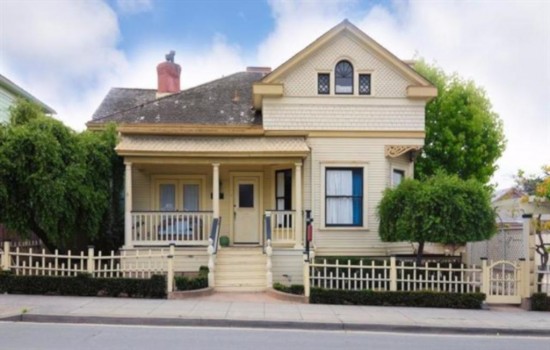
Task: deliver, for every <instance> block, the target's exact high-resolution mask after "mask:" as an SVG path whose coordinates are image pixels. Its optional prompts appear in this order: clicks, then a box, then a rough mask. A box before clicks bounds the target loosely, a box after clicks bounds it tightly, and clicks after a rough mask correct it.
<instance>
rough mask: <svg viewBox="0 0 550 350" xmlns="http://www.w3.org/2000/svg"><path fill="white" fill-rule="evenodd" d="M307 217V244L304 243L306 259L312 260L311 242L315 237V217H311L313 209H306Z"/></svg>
mask: <svg viewBox="0 0 550 350" xmlns="http://www.w3.org/2000/svg"><path fill="white" fill-rule="evenodd" d="M305 212H306V219H305V220H304V221H305V225H306V234H305V241H306V244H304V258H305V260H306V261H309V260H310V243H311V241H312V239H313V226H312V225H313V217H311V210H306V211H305Z"/></svg>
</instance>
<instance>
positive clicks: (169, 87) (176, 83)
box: [157, 51, 181, 98]
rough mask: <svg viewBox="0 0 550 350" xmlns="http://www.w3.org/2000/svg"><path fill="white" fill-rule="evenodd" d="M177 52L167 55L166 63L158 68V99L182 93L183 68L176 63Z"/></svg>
mask: <svg viewBox="0 0 550 350" xmlns="http://www.w3.org/2000/svg"><path fill="white" fill-rule="evenodd" d="M175 55H176V52H175V51H170V53H168V54H167V55H166V61H165V62H162V63H160V64H159V65H158V66H157V75H158V90H157V98H159V97H162V96H166V95H171V94H175V93H178V92H180V91H181V90H180V74H181V66H180V65H179V64H177V63H174V56H175Z"/></svg>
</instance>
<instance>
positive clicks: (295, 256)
mask: <svg viewBox="0 0 550 350" xmlns="http://www.w3.org/2000/svg"><path fill="white" fill-rule="evenodd" d="M271 259H272V264H273V269H272V272H273V282H279V283H283V284H286V285H290V284H304V281H303V279H304V271H303V266H304V258H303V253H302V251H301V250H296V249H275V250H274V251H273V256H272V258H271Z"/></svg>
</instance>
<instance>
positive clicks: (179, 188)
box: [150, 175, 208, 212]
mask: <svg viewBox="0 0 550 350" xmlns="http://www.w3.org/2000/svg"><path fill="white" fill-rule="evenodd" d="M162 184H175V185H176V208H175V211H178V212H185V211H184V210H183V185H199V210H198V211H204V210H205V209H204V208H205V207H206V205H207V203H208V202H207V198H206V188H205V184H206V176H205V175H152V176H151V192H150V193H152V194H153V195H152V196H151V203H150V208H152V210H155V211H160V202H159V199H160V197H159V195H160V191H159V190H160V185H162Z"/></svg>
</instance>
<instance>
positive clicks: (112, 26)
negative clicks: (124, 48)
mask: <svg viewBox="0 0 550 350" xmlns="http://www.w3.org/2000/svg"><path fill="white" fill-rule="evenodd" d="M0 22H1V23H2V30H1V31H0V46H1V47H2V50H1V51H2V55H1V56H0V67H1V68H2V72H3V74H5V75H6V76H7V77H8V78H10V79H12V80H13V81H14V82H16V83H17V84H20V85H21V86H22V87H23V88H25V89H26V90H28V91H29V92H31V93H32V94H33V95H35V96H36V97H37V98H38V99H40V100H42V101H44V102H45V103H47V104H48V105H50V106H51V107H53V108H54V109H56V110H57V112H58V113H59V116H60V118H61V119H63V120H64V121H65V122H66V123H67V124H68V125H70V126H71V127H74V128H78V129H82V128H83V127H84V122H85V121H86V120H87V119H88V118H89V116H90V115H91V114H88V112H89V110H90V109H92V108H95V107H92V103H97V102H98V101H97V98H96V97H95V96H96V95H97V94H98V89H99V88H101V87H102V86H103V85H105V84H107V83H108V82H109V80H110V79H111V78H112V77H113V76H115V75H116V74H117V72H119V71H120V70H121V69H125V67H126V65H127V61H126V58H125V55H124V53H123V52H121V51H120V50H118V49H117V48H116V45H117V41H118V38H119V28H118V22H117V17H116V14H115V13H114V12H113V11H112V9H111V8H110V7H109V6H107V5H106V4H104V3H103V2H100V1H56V2H43V1H40V2H21V1H3V2H2V11H1V14H0ZM96 106H97V104H96Z"/></svg>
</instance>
